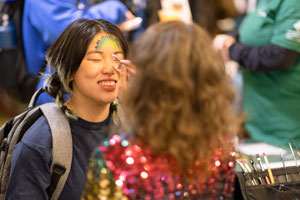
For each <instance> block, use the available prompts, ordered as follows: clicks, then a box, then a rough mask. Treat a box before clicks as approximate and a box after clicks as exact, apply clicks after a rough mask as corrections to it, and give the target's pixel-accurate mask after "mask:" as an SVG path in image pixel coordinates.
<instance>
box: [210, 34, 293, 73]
mask: <svg viewBox="0 0 300 200" xmlns="http://www.w3.org/2000/svg"><path fill="white" fill-rule="evenodd" d="M213 46H214V48H215V49H216V50H217V51H219V52H220V53H221V55H222V57H223V59H224V60H229V59H231V60H234V61H236V62H238V63H239V64H240V65H241V66H242V67H245V68H246V69H248V70H249V71H263V72H270V71H278V70H285V69H287V68H288V67H290V66H292V65H293V64H294V63H295V61H296V60H297V58H298V56H299V53H298V52H297V51H292V50H288V49H286V48H284V47H280V46H278V45H275V44H269V45H266V46H261V47H254V46H253V47H252V46H248V45H245V44H242V43H240V42H237V41H236V39H235V38H234V37H232V36H229V35H224V34H221V35H218V36H216V38H215V39H214V41H213Z"/></svg>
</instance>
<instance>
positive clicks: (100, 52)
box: [87, 50, 123, 55]
mask: <svg viewBox="0 0 300 200" xmlns="http://www.w3.org/2000/svg"><path fill="white" fill-rule="evenodd" d="M93 53H99V54H103V51H94V50H93V51H89V52H87V55H89V54H93ZM120 53H121V54H123V51H115V52H114V53H113V54H120Z"/></svg>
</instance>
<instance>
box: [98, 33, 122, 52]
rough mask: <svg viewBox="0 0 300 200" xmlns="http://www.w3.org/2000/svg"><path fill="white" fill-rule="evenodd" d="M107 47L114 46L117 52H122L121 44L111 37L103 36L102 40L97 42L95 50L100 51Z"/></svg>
mask: <svg viewBox="0 0 300 200" xmlns="http://www.w3.org/2000/svg"><path fill="white" fill-rule="evenodd" d="M105 46H114V47H115V48H116V50H117V51H121V48H120V45H119V42H118V41H117V40H116V39H115V38H113V37H111V36H102V37H101V39H100V40H98V41H97V45H96V47H95V49H96V50H100V49H102V48H104V47H105Z"/></svg>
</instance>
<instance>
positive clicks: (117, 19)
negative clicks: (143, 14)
mask: <svg viewBox="0 0 300 200" xmlns="http://www.w3.org/2000/svg"><path fill="white" fill-rule="evenodd" d="M27 5H29V7H28V10H30V12H29V19H30V22H31V24H32V25H33V26H34V27H35V28H36V29H37V30H38V32H39V33H40V35H41V36H42V38H43V41H44V43H45V44H48V45H50V44H52V43H53V42H54V40H55V39H56V38H57V37H58V36H59V34H60V33H61V32H62V31H63V30H64V29H65V28H66V27H67V26H68V25H69V24H70V23H72V22H73V21H75V20H77V19H80V18H87V19H105V20H108V21H110V22H111V23H113V24H120V23H121V22H123V21H125V19H126V16H125V12H126V11H127V8H126V6H125V5H124V4H122V3H121V2H120V1H118V0H107V1H104V2H102V3H98V4H96V5H94V6H91V7H89V8H84V9H79V8H78V6H77V4H76V1H73V0H69V1H66V0H39V1H36V0H28V1H27Z"/></svg>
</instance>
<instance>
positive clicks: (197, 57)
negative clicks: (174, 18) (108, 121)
mask: <svg viewBox="0 0 300 200" xmlns="http://www.w3.org/2000/svg"><path fill="white" fill-rule="evenodd" d="M131 60H132V62H133V64H134V65H136V68H137V75H136V77H135V79H134V80H133V82H132V87H130V89H129V91H128V95H127V99H126V101H125V102H126V106H125V107H126V109H127V111H128V113H129V118H130V122H131V123H132V127H133V128H134V131H135V132H136V134H135V139H137V141H140V142H141V143H143V144H145V145H146V146H147V147H149V148H150V150H151V151H152V152H153V153H157V154H167V155H171V156H173V157H175V159H176V160H177V163H178V166H179V168H180V169H187V167H193V165H194V163H195V162H196V161H197V160H201V159H203V158H205V159H206V160H207V157H206V156H212V154H213V153H214V150H215V149H217V148H219V147H223V146H226V145H222V143H224V139H231V137H232V136H233V132H232V131H231V129H232V128H233V127H235V126H236V125H237V120H236V117H235V115H234V112H233V108H232V103H233V100H234V93H233V90H232V89H231V87H230V85H229V81H228V78H227V76H226V74H225V70H224V66H223V62H222V60H221V59H220V58H219V56H218V55H217V54H216V53H215V52H214V51H213V49H212V45H211V39H210V37H209V35H208V34H207V33H206V32H205V31H204V29H202V28H201V27H199V26H198V25H195V24H191V25H187V24H184V23H182V22H164V23H158V24H155V25H153V26H151V27H150V28H149V29H148V30H146V32H145V33H144V34H143V35H142V36H141V37H140V38H139V39H138V40H137V41H136V43H135V45H134V48H133V52H132V54H131ZM228 145H230V144H228ZM208 158H209V157H208Z"/></svg>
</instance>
